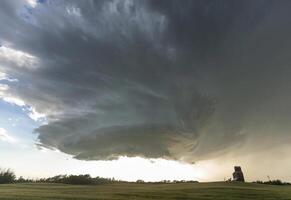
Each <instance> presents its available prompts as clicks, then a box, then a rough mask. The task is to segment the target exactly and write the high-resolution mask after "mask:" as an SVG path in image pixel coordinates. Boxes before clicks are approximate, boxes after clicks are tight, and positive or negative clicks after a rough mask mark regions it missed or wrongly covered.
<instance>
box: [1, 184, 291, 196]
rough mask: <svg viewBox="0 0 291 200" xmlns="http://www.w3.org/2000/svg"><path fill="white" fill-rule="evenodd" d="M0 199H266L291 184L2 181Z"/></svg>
mask: <svg viewBox="0 0 291 200" xmlns="http://www.w3.org/2000/svg"><path fill="white" fill-rule="evenodd" d="M0 199H1V200H40V199H41V200H47V199H56V200H65V199H76V200H82V199H135V200H140V199H167V200H170V199H179V200H182V199H185V200H186V199H197V200H199V199H214V200H220V199H224V200H228V199H229V200H237V199H248V200H252V199H264V200H271V199H274V200H275V199H276V200H281V199H282V200H283V199H284V200H287V199H290V200H291V186H270V185H260V184H251V183H178V184H135V183H114V184H107V185H97V186H75V185H62V184H33V183H31V184H9V185H0Z"/></svg>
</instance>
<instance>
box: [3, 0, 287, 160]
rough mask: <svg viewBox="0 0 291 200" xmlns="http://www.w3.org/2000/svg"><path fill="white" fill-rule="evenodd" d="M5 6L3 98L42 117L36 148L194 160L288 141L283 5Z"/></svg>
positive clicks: (129, 1)
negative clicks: (43, 120)
mask: <svg viewBox="0 0 291 200" xmlns="http://www.w3.org/2000/svg"><path fill="white" fill-rule="evenodd" d="M0 4H1V6H0V10H1V11H0V24H1V29H0V44H1V47H0V70H1V73H0V81H1V85H0V97H1V98H2V99H3V100H4V101H8V102H10V103H14V104H16V105H19V106H24V107H27V109H28V110H29V112H30V113H29V114H30V116H31V117H32V118H33V119H35V120H37V119H40V118H44V117H45V119H46V123H44V124H43V125H41V126H40V127H38V128H36V130H35V132H36V134H38V145H40V146H44V147H47V148H54V149H59V150H60V151H62V152H65V153H68V154H71V155H73V156H75V157H76V158H77V159H84V160H111V159H116V158H118V157H119V156H130V157H131V156H141V157H146V158H166V159H174V160H181V161H185V162H193V161H197V160H203V159H208V158H214V157H216V156H219V155H221V154H225V153H227V152H229V151H233V152H236V151H237V152H238V153H244V154H248V153H252V152H256V151H261V150H262V149H264V148H265V147H266V146H268V147H272V146H280V145H287V144H288V143H290V139H291V138H290V136H289V135H290V134H289V130H290V125H289V124H290V123H289V122H290V120H291V112H290V109H291V94H290V91H291V79H290V77H291V70H290V69H291V68H290V66H291V55H290V49H291V26H290V24H291V15H290V12H289V11H290V9H291V2H290V1H287V0H286V1H285V0H282V1H277V0H264V1H260V0H258V1H252V0H247V1H231V0H229V1H228V0H224V1H214V0H213V1H212V0H201V1H200V0H197V1H178V0H176V1H170V0H165V1H164V0H154V1H142V0H136V1H133V0H125V1H124V0H113V1H90V0H86V1H85V0H84V1H53V0H46V1H18V0H12V1H10V0H7V1H1V2H0ZM244 147H247V148H244ZM240 149H244V150H241V151H240ZM246 149H247V150H246Z"/></svg>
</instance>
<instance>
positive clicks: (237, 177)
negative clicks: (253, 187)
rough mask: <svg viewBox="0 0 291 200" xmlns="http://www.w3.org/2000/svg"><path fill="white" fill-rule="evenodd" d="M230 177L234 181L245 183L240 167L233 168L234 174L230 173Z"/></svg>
mask: <svg viewBox="0 0 291 200" xmlns="http://www.w3.org/2000/svg"><path fill="white" fill-rule="evenodd" d="M232 176H233V180H234V181H241V182H245V178H244V174H243V172H242V170H241V167H239V166H235V167H234V172H233V173H232Z"/></svg>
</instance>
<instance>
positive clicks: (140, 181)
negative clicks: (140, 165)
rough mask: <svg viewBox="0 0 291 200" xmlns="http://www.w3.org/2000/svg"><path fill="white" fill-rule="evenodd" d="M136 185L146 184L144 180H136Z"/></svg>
mask: <svg viewBox="0 0 291 200" xmlns="http://www.w3.org/2000/svg"><path fill="white" fill-rule="evenodd" d="M136 183H144V180H141V179H139V180H136Z"/></svg>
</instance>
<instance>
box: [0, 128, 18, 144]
mask: <svg viewBox="0 0 291 200" xmlns="http://www.w3.org/2000/svg"><path fill="white" fill-rule="evenodd" d="M0 140H1V141H4V142H8V143H17V139H16V138H14V137H12V136H11V135H9V134H8V133H7V131H6V130H5V129H4V128H0Z"/></svg>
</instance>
